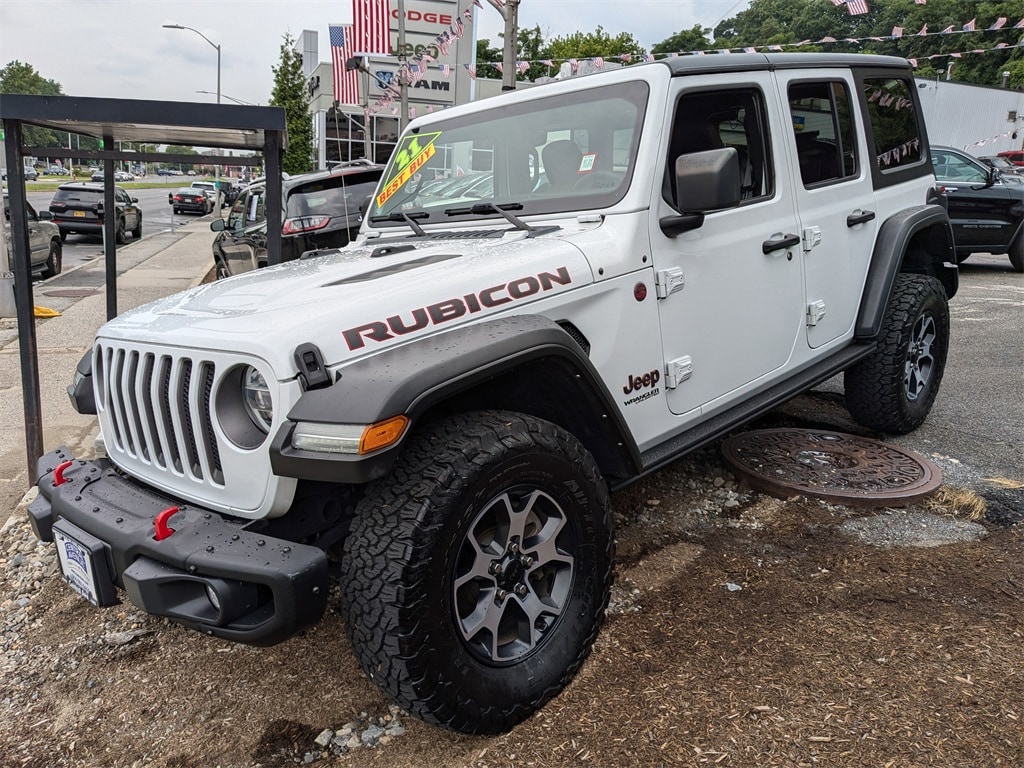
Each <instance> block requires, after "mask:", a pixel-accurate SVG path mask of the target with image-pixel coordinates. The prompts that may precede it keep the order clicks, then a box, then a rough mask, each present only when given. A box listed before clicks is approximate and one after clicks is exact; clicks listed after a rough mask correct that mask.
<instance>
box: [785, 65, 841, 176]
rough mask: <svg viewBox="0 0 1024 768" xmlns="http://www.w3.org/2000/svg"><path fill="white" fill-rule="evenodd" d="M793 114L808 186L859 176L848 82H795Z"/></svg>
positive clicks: (791, 95) (802, 172)
mask: <svg viewBox="0 0 1024 768" xmlns="http://www.w3.org/2000/svg"><path fill="white" fill-rule="evenodd" d="M789 112H790V119H791V120H792V123H793V134H794V137H795V139H796V150H797V159H798V161H799V163H800V177H801V179H802V181H803V183H804V186H805V187H810V186H813V185H816V184H822V183H826V182H831V181H837V180H840V179H844V178H849V177H852V176H856V175H857V154H856V142H855V141H854V138H853V136H854V131H853V116H852V114H851V110H850V94H849V91H848V90H847V88H846V84H845V83H842V82H817V83H793V84H792V85H790V87H789Z"/></svg>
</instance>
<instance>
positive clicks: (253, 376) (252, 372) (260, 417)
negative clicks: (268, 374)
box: [242, 365, 274, 434]
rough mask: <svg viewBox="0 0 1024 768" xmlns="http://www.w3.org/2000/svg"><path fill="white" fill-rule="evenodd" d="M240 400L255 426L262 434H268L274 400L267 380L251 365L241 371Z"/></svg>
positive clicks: (272, 417)
mask: <svg viewBox="0 0 1024 768" xmlns="http://www.w3.org/2000/svg"><path fill="white" fill-rule="evenodd" d="M242 402H243V403H245V412H246V413H247V414H249V418H250V419H252V423H253V424H255V425H256V428H257V429H258V430H260V432H262V433H263V434H269V432H270V424H271V423H272V422H273V421H274V401H273V398H271V396H270V387H268V386H267V380H266V379H264V378H263V376H262V375H261V374H260V372H259V371H257V370H256V369H255V368H253V367H252V366H251V365H250V366H248V367H247V368H246V369H245V371H243V372H242Z"/></svg>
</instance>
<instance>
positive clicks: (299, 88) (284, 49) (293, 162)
mask: <svg viewBox="0 0 1024 768" xmlns="http://www.w3.org/2000/svg"><path fill="white" fill-rule="evenodd" d="M294 43H295V38H293V37H292V36H291V35H290V34H287V33H286V34H285V35H284V42H283V43H282V44H281V59H280V62H279V64H278V66H276V67H272V68H271V71H272V72H273V74H274V88H273V90H272V91H271V95H270V106H272V107H284V111H285V125H286V127H287V130H288V149H287V150H286V151H285V153H284V157H283V158H282V160H281V170H283V171H284V172H285V173H288V174H293V175H294V174H297V173H307V172H308V171H311V170H312V169H313V117H312V115H310V114H309V95H308V92H307V91H306V78H305V77H303V75H302V54H301V53H299V52H298V51H296V50H295V49H294V48H293V47H292V46H293V45H294Z"/></svg>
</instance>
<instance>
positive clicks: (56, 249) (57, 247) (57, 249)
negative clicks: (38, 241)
mask: <svg viewBox="0 0 1024 768" xmlns="http://www.w3.org/2000/svg"><path fill="white" fill-rule="evenodd" d="M63 269H64V246H63V245H61V241H60V240H56V239H54V240H51V241H50V253H49V255H48V256H47V257H46V267H45V268H44V269H43V278H44V279H46V278H48V277H54V276H56V275H59V274H60V273H61V270H63Z"/></svg>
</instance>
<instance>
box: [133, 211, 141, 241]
mask: <svg viewBox="0 0 1024 768" xmlns="http://www.w3.org/2000/svg"><path fill="white" fill-rule="evenodd" d="M141 237H142V214H141V213H140V214H139V217H138V218H137V219H136V220H135V229H133V230H132V240H138V239H139V238H141Z"/></svg>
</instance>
